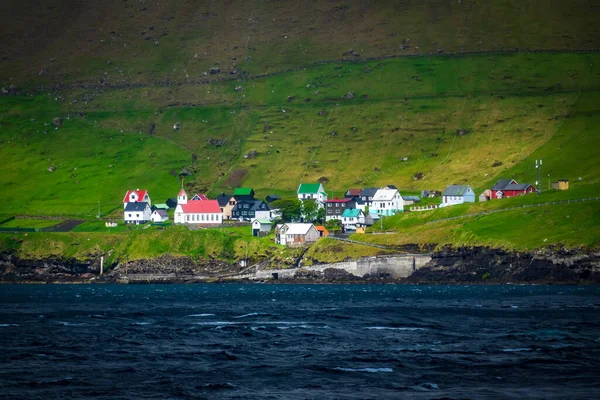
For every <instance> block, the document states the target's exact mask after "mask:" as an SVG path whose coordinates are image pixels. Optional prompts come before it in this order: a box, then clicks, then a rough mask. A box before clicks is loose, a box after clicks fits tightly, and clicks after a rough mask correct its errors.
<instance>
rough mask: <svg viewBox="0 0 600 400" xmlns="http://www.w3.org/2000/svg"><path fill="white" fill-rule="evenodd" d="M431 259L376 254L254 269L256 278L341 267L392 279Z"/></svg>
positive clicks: (291, 276) (426, 255) (408, 273)
mask: <svg viewBox="0 0 600 400" xmlns="http://www.w3.org/2000/svg"><path fill="white" fill-rule="evenodd" d="M429 261H431V255H430V254H406V255H398V256H378V257H362V258H358V259H356V260H351V261H345V262H339V263H332V264H319V265H311V266H301V267H299V268H288V269H266V270H260V271H256V274H255V277H256V278H257V279H271V278H275V277H277V279H289V278H294V275H295V274H296V272H297V271H299V270H304V271H317V272H323V271H324V270H326V269H328V268H335V269H343V270H345V271H346V272H348V273H350V274H352V275H355V276H358V277H363V276H365V275H369V276H389V277H391V278H394V279H399V278H406V277H408V276H410V275H412V273H413V272H415V271H416V270H418V269H419V268H422V267H423V266H424V265H425V264H427V263H428V262H429Z"/></svg>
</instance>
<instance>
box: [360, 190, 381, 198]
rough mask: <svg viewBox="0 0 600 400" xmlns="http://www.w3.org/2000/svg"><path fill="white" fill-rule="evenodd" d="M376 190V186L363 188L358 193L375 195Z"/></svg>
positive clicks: (364, 195)
mask: <svg viewBox="0 0 600 400" xmlns="http://www.w3.org/2000/svg"><path fill="white" fill-rule="evenodd" d="M378 190H379V189H378V188H364V189H363V190H362V191H361V192H360V195H361V196H363V197H373V196H375V193H377V191H378Z"/></svg>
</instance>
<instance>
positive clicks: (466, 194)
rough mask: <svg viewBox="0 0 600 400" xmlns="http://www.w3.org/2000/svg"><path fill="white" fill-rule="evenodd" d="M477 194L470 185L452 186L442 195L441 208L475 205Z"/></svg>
mask: <svg viewBox="0 0 600 400" xmlns="http://www.w3.org/2000/svg"><path fill="white" fill-rule="evenodd" d="M474 202H475V192H473V189H471V186H468V185H450V186H448V187H447V188H446V190H444V193H442V204H441V207H447V206H453V205H455V204H462V203H474Z"/></svg>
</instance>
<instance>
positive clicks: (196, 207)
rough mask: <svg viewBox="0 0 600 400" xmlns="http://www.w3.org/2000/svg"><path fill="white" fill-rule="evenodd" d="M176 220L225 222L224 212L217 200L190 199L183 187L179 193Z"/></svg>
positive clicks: (207, 222)
mask: <svg viewBox="0 0 600 400" xmlns="http://www.w3.org/2000/svg"><path fill="white" fill-rule="evenodd" d="M174 222H175V223H176V224H202V225H207V224H211V225H218V224H221V223H223V213H222V212H221V207H219V202H218V201H217V200H188V198H187V193H186V192H185V190H183V189H181V190H180V191H179V194H178V195H177V207H176V208H175V219H174Z"/></svg>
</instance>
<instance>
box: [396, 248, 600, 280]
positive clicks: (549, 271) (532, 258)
mask: <svg viewBox="0 0 600 400" xmlns="http://www.w3.org/2000/svg"><path fill="white" fill-rule="evenodd" d="M404 282H410V283H509V282H511V283H596V284H598V283H600V253H598V252H585V251H583V250H581V249H563V248H553V249H546V250H543V251H539V252H533V253H527V252H526V253H519V252H507V251H504V250H499V249H489V248H483V247H476V248H462V249H454V250H453V249H444V250H442V251H438V252H435V253H434V254H433V255H432V260H431V261H430V262H429V263H427V264H426V265H425V266H424V267H423V268H420V269H418V270H417V271H415V272H414V273H413V274H412V275H411V276H410V277H408V278H406V279H405V280H404Z"/></svg>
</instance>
